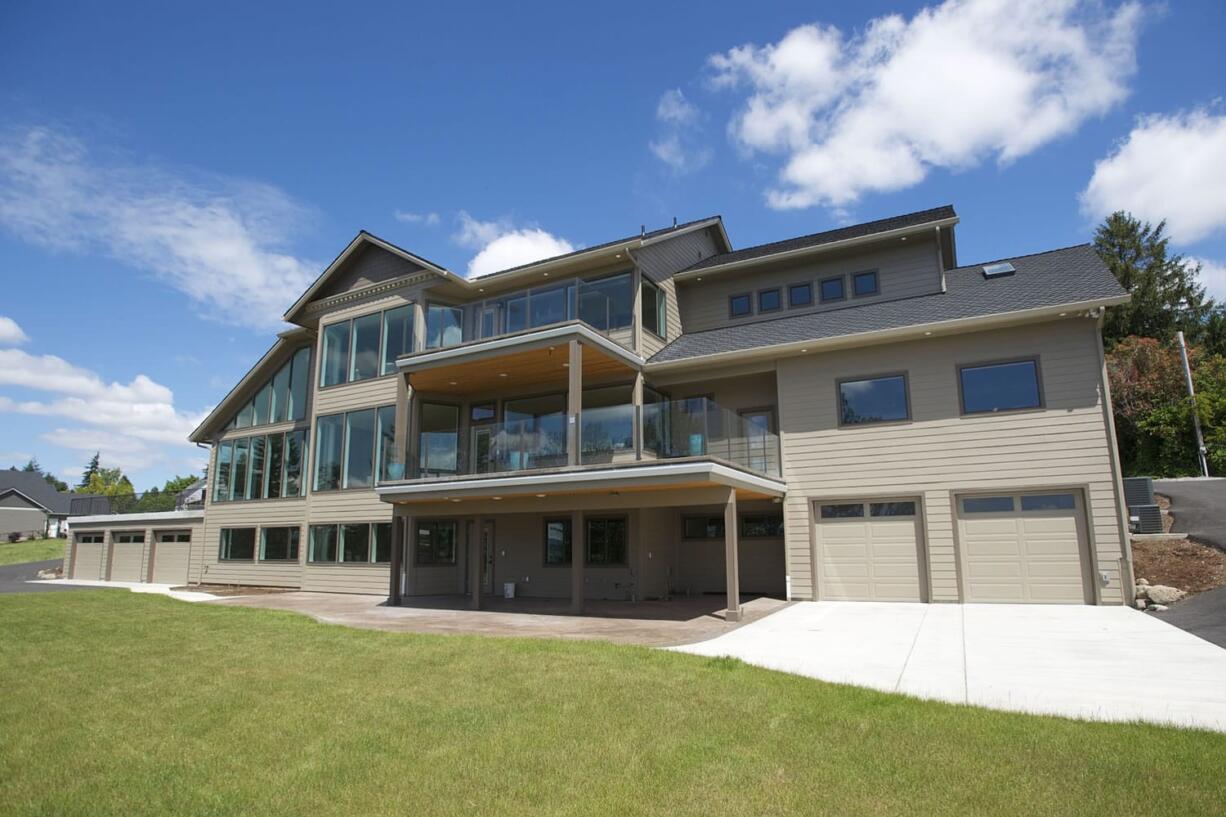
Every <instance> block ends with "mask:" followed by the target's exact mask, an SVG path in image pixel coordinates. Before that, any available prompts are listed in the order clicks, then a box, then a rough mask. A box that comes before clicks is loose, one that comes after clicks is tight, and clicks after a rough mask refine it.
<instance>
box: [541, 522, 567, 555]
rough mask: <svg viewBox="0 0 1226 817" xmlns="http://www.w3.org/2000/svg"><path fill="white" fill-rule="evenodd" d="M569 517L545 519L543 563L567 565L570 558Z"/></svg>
mask: <svg viewBox="0 0 1226 817" xmlns="http://www.w3.org/2000/svg"><path fill="white" fill-rule="evenodd" d="M570 530H571V528H570V519H569V518H565V517H564V518H561V519H546V520H545V564H546V565H553V566H558V565H568V564H570V559H571V549H570Z"/></svg>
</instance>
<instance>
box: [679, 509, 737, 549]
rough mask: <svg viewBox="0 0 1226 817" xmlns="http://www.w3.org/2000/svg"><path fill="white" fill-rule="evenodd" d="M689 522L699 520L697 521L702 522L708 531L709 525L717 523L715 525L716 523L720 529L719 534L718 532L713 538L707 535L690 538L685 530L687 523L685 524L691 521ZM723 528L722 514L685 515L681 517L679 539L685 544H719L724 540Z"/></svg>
mask: <svg viewBox="0 0 1226 817" xmlns="http://www.w3.org/2000/svg"><path fill="white" fill-rule="evenodd" d="M691 520H699V521H701V522H702V523H703V524H704V525H706V526H707V529H708V530H709V529H710V525H711V523H712V522H717V523H718V526H719V528H721V530H720V532H719V533H718V534H717V535H715V536H707V535H703V536H690V535H689V533H688V532H687V529H686V523H687V522H689V521H691ZM723 527H724V516H723V514H714V513H708V514H697V513H695V514H685V515H683V516H682V517H681V539H682V540H683V541H687V542H720V541H723V539H724V535H725V533H726V531H724V530H722V528H723Z"/></svg>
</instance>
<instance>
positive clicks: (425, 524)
mask: <svg viewBox="0 0 1226 817" xmlns="http://www.w3.org/2000/svg"><path fill="white" fill-rule="evenodd" d="M416 550H417V556H416V561H417V564H419V565H454V564H455V563H456V558H455V557H456V523H455V522H454V521H452V520H436V519H423V520H421V521H419V522H418V523H417V548H416Z"/></svg>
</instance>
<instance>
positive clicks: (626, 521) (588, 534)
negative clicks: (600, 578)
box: [571, 514, 630, 570]
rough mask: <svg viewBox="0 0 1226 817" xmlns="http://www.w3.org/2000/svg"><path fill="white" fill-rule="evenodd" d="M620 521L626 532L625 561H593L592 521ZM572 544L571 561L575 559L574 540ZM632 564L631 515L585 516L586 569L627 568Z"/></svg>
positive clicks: (584, 564) (584, 562)
mask: <svg viewBox="0 0 1226 817" xmlns="http://www.w3.org/2000/svg"><path fill="white" fill-rule="evenodd" d="M613 521H620V522H621V523H622V531H623V532H624V534H625V539H626V541H625V548H624V556H625V558H624V559H623V561H620V562H602V563H600V564H593V563H592V523H593V522H613ZM571 541H572V544H571V561H572V562H573V561H574V558H575V551H574V544H573V542H574V540H573V539H572V540H571ZM629 566H630V517H629V515H628V514H594V515H592V516H586V515H585V516H584V517H583V567H584V569H588V568H591V569H592V570H606V569H611V570H625V569H626V568H628V567H629Z"/></svg>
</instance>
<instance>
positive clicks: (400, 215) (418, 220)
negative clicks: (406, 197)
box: [393, 210, 442, 227]
mask: <svg viewBox="0 0 1226 817" xmlns="http://www.w3.org/2000/svg"><path fill="white" fill-rule="evenodd" d="M393 215H394V216H395V218H396V220H397V221H403V222H404V223H405V224H424V225H426V226H427V227H434V226H436V225H438V223H439V222H440V221H441V220H442V219H440V218H439V215H438V213H434V212H430V213H411V212H407V211H405V210H397V211H396V212H395V213H393Z"/></svg>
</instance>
